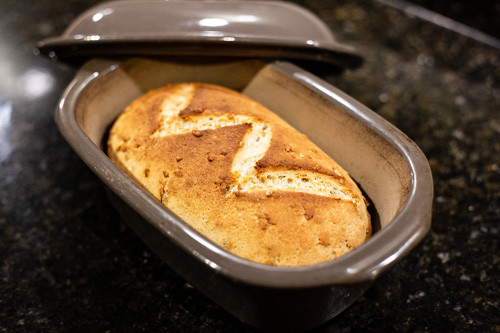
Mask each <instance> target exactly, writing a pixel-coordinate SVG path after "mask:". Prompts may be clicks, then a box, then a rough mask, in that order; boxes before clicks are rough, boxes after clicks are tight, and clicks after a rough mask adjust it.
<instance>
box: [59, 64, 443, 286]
mask: <svg viewBox="0 0 500 333" xmlns="http://www.w3.org/2000/svg"><path fill="white" fill-rule="evenodd" d="M99 66H100V69H98V70H97V71H94V72H92V73H89V72H86V71H79V72H78V73H77V74H76V76H75V78H74V79H73V80H72V81H71V83H70V84H69V85H68V87H67V88H66V90H65V91H64V93H63V95H62V96H61V99H60V102H59V103H58V106H57V109H56V123H57V126H58V128H59V131H60V132H61V134H62V135H63V136H64V138H65V139H66V140H67V141H68V143H69V144H70V146H72V147H73V149H74V150H75V152H76V153H77V154H78V155H79V156H80V157H81V158H82V160H83V161H84V162H85V163H86V164H87V165H88V166H89V167H90V168H91V169H92V170H93V171H94V173H96V175H97V176H98V177H99V178H101V180H103V182H104V183H105V184H106V185H107V186H108V187H109V188H110V189H111V190H112V191H113V192H115V193H116V194H117V195H118V196H119V197H120V198H121V199H122V200H124V201H125V202H126V203H127V204H128V205H129V206H131V207H132V208H133V209H134V210H136V211H137V212H138V213H139V214H140V215H141V216H142V217H143V218H144V219H145V220H146V221H147V223H151V224H152V225H153V226H155V227H156V229H157V230H158V231H159V232H161V233H162V234H163V235H164V236H165V237H168V239H169V240H171V241H172V242H174V243H176V244H177V245H178V246H180V247H182V248H183V249H184V250H185V251H186V252H188V253H189V254H191V255H193V256H194V257H196V258H197V259H198V260H200V261H202V262H204V263H205V264H206V265H208V266H210V267H211V268H212V269H213V270H214V271H215V272H216V273H218V274H222V275H224V276H226V277H228V278H231V279H233V280H237V281H240V282H242V283H247V284H252V285H258V286H262V287H271V288H312V287H320V286H325V285H334V284H353V283H360V282H366V281H368V280H373V279H375V278H376V277H377V276H378V275H379V274H380V273H382V272H383V271H385V270H386V269H388V268H389V267H390V266H392V265H393V264H394V263H395V262H396V261H397V260H399V259H400V258H402V257H403V256H405V255H406V254H407V253H408V252H409V251H410V250H411V249H412V248H413V247H415V246H416V245H417V244H418V243H419V242H420V240H421V239H422V238H423V237H424V236H425V234H426V232H427V231H428V229H429V228H430V223H431V207H432V197H433V185H432V174H431V171H430V167H429V164H428V162H427V159H426V157H425V155H424V154H423V153H422V151H421V150H420V148H418V146H417V145H416V144H415V143H414V142H413V141H411V140H410V139H409V138H408V137H407V136H406V135H404V134H403V133H402V132H401V131H399V130H398V129H397V128H395V127H394V126H393V125H392V124H390V123H389V122H388V121H386V120H385V119H383V118H382V117H381V116H379V115H377V114H376V113H374V112H373V111H371V110H369V109H368V108H367V107H366V106H364V105H362V104H361V103H360V102H358V101H356V100H355V99H354V98H352V97H350V96H348V95H347V94H345V93H343V92H342V91H340V90H339V89H337V88H335V87H333V86H332V85H330V84H329V83H327V82H325V81H323V80H321V79H320V78H318V77H316V76H314V75H313V74H311V73H309V72H307V71H305V70H303V69H301V68H299V67H297V66H295V65H293V64H291V63H288V62H274V63H270V64H268V65H267V66H271V67H272V68H273V69H274V70H276V71H278V72H280V73H281V74H284V75H286V76H288V77H289V78H290V79H292V80H294V81H296V82H298V83H299V84H301V85H304V86H305V87H306V88H308V89H310V90H312V91H314V92H316V93H318V94H320V95H321V96H323V97H324V98H326V99H327V100H328V101H330V102H333V103H336V104H337V105H339V106H340V107H341V108H342V109H343V110H344V111H345V112H347V113H348V114H349V115H351V116H353V117H354V118H356V119H357V120H358V121H360V122H361V123H362V124H364V125H365V126H366V127H367V128H369V129H371V130H372V131H374V132H375V133H376V134H377V135H379V136H380V137H382V138H383V139H384V140H385V141H387V142H388V143H389V144H390V145H391V146H393V147H394V148H395V149H396V150H397V151H398V152H399V153H400V154H401V155H402V156H403V157H404V158H405V160H406V161H407V163H408V165H409V167H410V172H411V186H410V192H409V194H408V199H407V200H406V203H405V204H404V206H403V208H402V209H401V211H400V212H399V213H398V214H397V215H396V216H395V217H394V218H393V219H392V221H391V222H390V223H388V225H387V226H386V227H384V228H383V229H381V230H380V231H378V232H377V233H375V234H374V235H373V236H372V237H371V238H370V239H368V240H367V241H366V242H365V243H364V244H362V245H361V246H360V247H358V248H357V249H355V250H353V251H351V252H350V253H348V254H345V255H343V256H342V257H340V258H337V259H334V260H332V261H328V262H325V263H320V264H315V265H309V266H300V267H278V266H269V265H265V264H259V263H255V262H252V261H249V260H246V259H243V258H240V257H237V256H236V255H233V254H231V253H229V252H227V251H226V250H224V249H222V248H220V247H219V246H217V245H215V244H214V243H212V242H211V241H210V240H208V239H207V238H206V237H205V236H203V235H201V234H200V233H198V232H197V231H196V230H194V229H193V228H192V227H190V226H189V225H188V224H187V223H185V222H183V221H182V220H181V219H180V218H178V217H177V216H175V214H173V213H171V212H170V211H169V210H168V209H167V208H166V207H164V206H163V205H162V204H161V203H159V202H158V201H157V200H155V199H154V198H153V197H152V196H151V195H149V194H148V193H147V192H146V191H144V190H143V189H142V188H141V187H140V186H139V185H137V184H136V183H135V182H134V181H133V180H132V179H131V178H129V177H128V176H126V175H125V174H124V173H123V172H122V171H121V170H120V169H119V168H118V167H117V166H116V165H115V164H113V163H112V162H111V160H110V159H109V158H108V157H107V155H106V154H105V153H104V152H103V151H102V149H101V148H100V147H97V146H96V145H95V144H94V143H93V142H92V141H91V139H90V138H89V137H88V136H87V135H86V134H85V132H84V131H83V129H82V128H81V127H80V126H79V124H78V120H77V118H76V112H75V111H76V105H77V101H78V98H79V96H80V94H81V93H82V92H83V91H84V90H85V89H86V88H87V87H88V86H89V85H90V84H92V83H93V82H94V81H95V80H96V79H98V78H101V77H102V76H105V75H107V74H110V72H112V71H114V70H116V69H117V68H119V66H120V63H119V62H115V61H112V60H106V61H104V60H103V61H101V63H100V64H99ZM166 223H168V228H165V226H166Z"/></svg>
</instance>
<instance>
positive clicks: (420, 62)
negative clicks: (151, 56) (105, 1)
mask: <svg viewBox="0 0 500 333" xmlns="http://www.w3.org/2000/svg"><path fill="white" fill-rule="evenodd" d="M295 2H296V3H299V4H301V5H303V6H305V7H307V8H309V9H311V10H312V11H313V12H315V13H317V14H318V15H319V16H320V17H321V19H323V20H324V21H325V22H326V23H327V24H328V25H329V26H330V27H331V29H332V30H333V31H335V33H336V36H337V38H338V39H339V40H340V41H343V42H347V43H350V44H352V45H354V46H356V47H358V48H359V49H360V50H361V51H362V53H363V54H364V56H365V63H364V64H363V65H362V66H361V67H360V68H358V69H356V70H352V71H348V72H345V73H343V74H335V75H333V74H328V75H327V74H324V75H322V76H323V78H324V79H326V80H328V81H330V82H331V83H333V84H334V85H335V86H337V87H339V88H340V89H342V90H344V91H345V92H347V93H348V94H350V95H351V96H353V97H354V98H356V99H358V100H359V101H361V102H362V103H364V104H365V105H367V106H368V107H369V108H371V109H373V110H374V111H375V112H377V113H379V114H380V115H382V116H383V117H384V118H386V119H387V120H388V121H390V122H391V123H393V124H394V125H396V126H397V127H398V128H400V129H401V130H402V131H403V132H404V133H406V134H407V135H408V136H409V137H410V138H411V139H412V140H414V141H415V142H416V143H417V144H418V145H419V146H420V147H421V149H422V150H423V152H424V153H425V154H426V156H427V157H428V160H429V162H430V165H431V168H432V172H433V177H434V183H435V199H434V206H433V221H432V223H433V224H432V227H431V230H430V231H429V233H428V235H427V236H426V237H425V239H424V240H423V241H422V243H421V244H420V245H419V246H417V247H416V248H415V249H414V250H413V251H412V252H411V253H410V254H409V255H408V256H407V257H405V258H404V259H402V260H401V261H400V262H398V263H397V264H396V265H395V266H394V267H392V268H391V269H390V270H389V271H387V272H386V273H385V274H383V276H382V277H380V278H379V279H377V280H376V281H375V283H374V285H373V286H372V287H371V288H370V289H369V290H368V291H367V292H366V293H365V295H364V296H362V297H361V298H360V299H359V300H358V301H357V302H356V303H355V304H353V305H352V306H351V307H350V308H348V309H347V310H346V311H344V312H343V313H342V314H340V315H339V316H338V317H336V318H335V319H333V320H332V321H330V322H328V323H327V324H326V325H324V326H323V327H322V328H321V329H320V331H328V332H337V331H342V332H348V331H364V330H375V331H432V332H443V331H444V332H446V331H460V332H462V331H480V332H486V331H496V332H500V305H499V300H500V290H499V289H500V288H499V281H500V272H499V267H500V249H499V244H500V238H499V228H500V51H499V49H498V48H495V47H494V46H491V45H486V44H485V43H484V42H481V41H478V40H476V39H474V36H472V38H471V37H466V36H464V35H463V34H459V33H457V32H454V31H453V30H450V29H447V28H444V27H443V26H440V25H437V24H435V23H430V22H428V21H426V20H425V17H420V16H419V15H416V14H415V13H408V12H405V11H404V9H403V8H402V7H401V8H394V7H393V6H390V5H388V4H394V3H398V4H401V3H400V2H396V1H388V0H387V1H364V2H352V1H324V0H323V1H321V0H309V1H305V0H304V1H295ZM95 3H97V1H92V0H81V1H58V2H54V1H48V0H41V1H34V2H29V3H28V2H26V1H14V0H3V1H2V2H1V3H0V37H1V43H0V74H1V76H0V77H1V80H0V259H1V261H0V265H1V266H0V279H1V280H0V330H1V331H6V332H11V331H73V330H80V331H102V332H104V331H109V332H122V331H140V330H145V331H193V332H199V331H216V332H217V331H220V332H233V331H238V332H241V331H252V329H251V328H249V327H247V326H245V325H244V324H242V323H240V322H239V321H238V320H237V319H235V318H234V317H232V316H231V315H229V314H228V313H226V312H225V311H224V310H223V309H221V308H220V307H219V306H217V305H216V304H214V303H213V302H211V301H210V300H209V299H207V298H206V297H204V296H203V295H201V294H200V293H199V292H198V291H197V290H195V289H193V288H192V287H191V286H190V285H189V284H187V283H186V282H185V281H184V280H182V279H181V278H180V277H179V276H177V275H176V274H175V273H173V272H172V271H171V270H170V269H169V268H168V267H167V266H166V265H165V264H163V263H162V262H161V260H160V259H158V258H157V257H156V256H155V255H153V254H152V253H151V252H150V251H149V250H148V248H147V247H146V246H145V245H144V244H143V243H142V242H141V241H140V239H139V238H138V237H137V236H136V235H135V234H134V233H133V232H132V231H131V230H130V229H129V228H128V227H127V226H126V225H125V224H124V223H123V222H122V220H121V219H120V217H119V215H118V214H117V212H116V211H115V210H114V209H113V208H112V206H111V205H110V203H109V202H108V200H107V199H106V195H105V189H104V186H103V185H102V184H101V183H100V181H99V180H98V179H97V177H96V176H95V175H94V174H93V173H92V172H91V171H90V170H89V169H88V168H87V167H86V166H85V165H84V164H83V162H82V161H80V159H79V158H78V157H77V156H76V155H75V154H74V153H73V151H72V150H71V149H70V148H69V146H68V145H67V143H66V142H65V141H64V139H63V138H62V137H61V135H60V134H59V133H58V131H57V129H56V126H55V123H54V120H53V115H54V109H55V106H56V104H57V100H58V98H59V96H60V95H61V93H62V91H63V89H64V88H65V86H66V85H67V84H68V83H69V82H70V80H71V79H72V77H73V75H74V73H75V68H73V67H70V66H68V65H64V64H61V63H54V62H51V61H49V60H47V59H45V58H43V57H41V56H38V55H37V54H36V52H34V51H33V48H34V44H35V42H36V41H38V40H40V39H42V38H45V37H49V36H55V35H58V34H60V33H61V32H62V31H63V30H64V28H65V27H66V26H67V25H68V24H69V23H70V22H71V21H72V20H73V19H74V18H75V16H76V15H77V14H79V13H81V12H82V11H83V10H85V9H87V8H88V7H90V6H91V5H93V4H95ZM438 23H439V22H438ZM494 42H495V41H494Z"/></svg>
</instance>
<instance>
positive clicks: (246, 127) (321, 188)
mask: <svg viewBox="0 0 500 333" xmlns="http://www.w3.org/2000/svg"><path fill="white" fill-rule="evenodd" d="M108 155H109V156H110V158H111V160H112V161H113V162H114V163H115V164H116V165H118V166H119V167H120V168H121V169H122V170H123V171H124V172H125V173H127V174H128V175H129V176H130V177H132V178H133V179H134V180H135V181H136V182H137V183H139V184H140V185H141V186H142V187H143V188H144V189H145V190H147V191H148V192H149V193H150V194H151V195H153V196H154V197H155V198H156V199H158V200H159V201H161V202H162V203H163V204H164V205H165V206H167V207H168V208H169V209H170V210H172V211H173V212H174V213H176V214H177V215H178V216H179V217H180V218H182V219H183V220H184V221H185V222H186V223H188V224H190V225H191V226H192V227H194V228H195V229H196V230H198V231H199V232H200V233H202V234H204V235H205V236H206V237H208V238H209V239H211V240H212V241H214V242H215V243H217V244H218V245H220V246H221V247H223V248H225V249H226V250H228V251H230V252H232V253H234V254H236V255H238V256H241V257H243V258H246V259H249V260H252V261H256V262H259V263H264V264H270V265H280V266H301V265H311V264H316V263H320V262H324V261H328V260H331V259H334V258H337V257H339V256H341V255H343V254H345V253H347V252H349V251H351V250H352V249H354V248H356V247H358V246H359V245H361V244H362V243H363V242H364V241H365V240H366V239H367V238H369V237H370V235H371V223H370V216H369V214H368V211H367V207H366V202H365V200H364V198H363V196H362V194H361V192H360V190H359V188H358V187H357V186H356V184H355V183H354V182H353V180H352V179H351V178H350V177H349V175H348V173H347V172H346V171H345V170H343V169H342V168H341V167H340V166H339V165H338V164H337V163H336V162H335V161H333V160H332V159H331V158H330V157H329V156H328V155H326V154H325V153H324V152H323V151H321V150H320V149H319V148H318V147H317V146H316V145H314V144H313V143H312V142H311V141H310V140H309V139H307V137H306V136H304V135H303V134H301V133H299V132H298V131H297V130H295V129H294V128H293V127H291V126H290V125H289V124H288V123H286V122H285V121H284V120H282V119H281V118H279V117H278V116H277V115H276V114H274V113H272V112H271V111H269V110H268V109H266V108H265V107H264V106H262V105H260V104H258V103H257V102H255V101H253V100H251V99H250V98H248V97H246V96H244V95H242V94H240V93H238V92H236V91H233V90H230V89H227V88H223V87H220V86H215V85H208V84H201V83H185V84H175V85H168V86H165V87H163V88H160V89H156V90H153V91H150V92H148V93H146V94H145V95H143V96H142V97H140V98H138V99H137V100H135V101H134V102H132V103H131V104H130V105H129V106H128V107H127V108H126V110H125V111H124V112H123V113H122V114H121V115H120V116H119V118H118V119H117V120H116V122H115V123H114V124H113V126H112V128H111V131H110V135H109V140H108Z"/></svg>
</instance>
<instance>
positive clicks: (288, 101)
mask: <svg viewBox="0 0 500 333" xmlns="http://www.w3.org/2000/svg"><path fill="white" fill-rule="evenodd" d="M185 81H199V82H208V83H214V84H219V85H223V86H226V87H229V88H232V89H236V90H239V91H241V92H242V93H243V94H246V95H248V96H249V97H251V98H253V99H255V100H256V101H258V102H260V103H262V104H263V105H265V106H267V107H268V108H270V109H271V110H273V111H274V112H276V113H277V114H278V115H280V116H281V117H283V118H284V119H285V120H287V121H288V122H289V123H291V124H292V125H293V126H295V127H296V128H297V129H299V130H300V131H301V132H303V133H305V134H306V135H308V136H309V137H310V138H311V140H313V141H314V142H315V143H316V144H318V145H319V146H320V147H321V148H322V149H323V150H324V151H325V152H327V153H328V154H330V155H331V156H332V157H333V158H334V159H336V160H337V161H338V162H339V163H340V164H341V165H343V166H344V167H345V168H346V169H347V170H348V171H349V173H350V174H351V175H352V176H353V178H354V179H355V180H356V181H357V182H358V183H359V184H360V186H361V188H362V189H363V191H364V192H365V193H366V195H367V196H368V197H369V198H370V199H371V201H372V204H373V207H372V211H371V212H372V215H373V223H374V224H375V229H379V230H378V231H376V232H375V234H374V235H373V236H372V238H370V239H369V240H368V241H367V242H366V243H365V244H363V245H362V246H360V247H359V248H357V249H356V250H354V251H352V252H351V253H349V254H347V255H344V256H342V257H341V258H338V259H335V260H333V261H330V262H326V263H322V264H318V265H312V266H303V267H274V266H268V265H262V264H257V263H254V262H250V261H248V260H245V259H242V258H239V257H236V256H234V255H232V254H231V253H229V252H227V251H225V250H224V249H222V248H220V247H218V246H217V245H215V244H214V243H212V242H211V241H209V240H208V239H207V238H205V237H204V236H203V235H201V234H199V233H198V232H196V231H195V230H194V229H192V228H191V227H190V226H189V225H187V224H186V223H185V222H183V221H182V220H180V219H179V218H178V217H177V216H176V215H175V214H174V213H172V212H171V211H169V210H168V209H167V208H165V207H164V206H162V205H161V204H160V203H159V202H157V201H156V200H155V199H154V198H153V197H151V196H150V195H149V194H147V193H146V192H145V191H144V190H142V189H141V188H140V187H139V186H138V185H137V184H135V183H134V182H133V181H132V180H131V179H130V178H129V177H128V176H126V175H125V174H124V173H123V172H122V171H120V170H119V169H118V168H117V167H116V166H115V165H114V164H113V163H112V162H111V161H110V160H109V159H108V157H107V156H106V153H105V151H104V149H103V145H102V140H103V138H105V136H106V131H107V129H108V128H109V125H110V124H111V123H112V122H113V120H114V119H115V118H116V117H117V116H118V115H119V114H120V112H122V111H123V109H124V107H125V106H126V105H127V104H129V103H130V102H131V101H132V100H133V99H134V98H136V97H138V96H140V95H141V94H143V93H145V92H146V91H148V90H150V89H153V88H156V87H160V86H162V85H164V84H167V83H176V82H185ZM56 119H57V123H58V126H59V129H60V131H61V133H62V134H63V135H64V136H65V138H66V139H67V141H68V142H69V143H70V145H71V146H72V147H73V148H74V150H75V151H76V152H77V153H78V154H79V155H80V156H81V157H82V159H83V160H84V161H85V162H86V163H87V164H88V165H89V166H90V168H91V169H92V170H94V172H95V173H96V174H97V175H98V176H99V177H100V178H101V179H102V180H103V181H104V182H105V183H106V184H107V185H108V186H109V188H110V189H111V191H112V192H114V193H115V195H114V196H113V197H114V198H115V199H116V201H117V202H118V205H117V207H119V208H118V209H119V210H120V211H121V212H122V213H124V216H125V218H126V220H127V221H129V223H130V225H131V226H132V228H133V229H134V230H136V232H137V233H138V234H139V235H140V236H141V237H142V239H143V240H144V241H145V242H146V243H148V244H149V245H150V246H151V248H152V249H154V250H155V252H156V253H158V254H159V255H160V256H161V257H162V258H164V259H165V260H166V261H167V262H168V263H169V264H170V265H171V266H172V268H173V269H174V270H176V271H177V272H178V273H179V274H181V275H182V276H183V277H185V278H186V279H187V280H188V281H190V283H192V284H193V285H194V286H195V287H197V288H199V289H200V290H201V291H202V292H204V293H206V294H207V295H209V296H210V297H211V298H212V299H214V300H215V301H216V302H218V303H219V304H221V305H222V306H224V307H225V308H226V309H227V310H228V311H229V312H232V313H233V314H235V315H236V316H237V317H239V318H240V319H242V320H243V321H245V322H248V323H250V324H252V325H255V326H258V327H261V328H272V327H275V326H276V325H283V320H287V321H288V322H290V323H293V325H298V322H301V323H302V324H301V325H304V328H311V327H314V326H316V325H319V324H320V323H321V322H324V321H326V320H328V319H330V318H331V317H333V316H334V315H335V314H337V313H338V312H340V311H342V310H343V309H344V308H345V307H347V306H348V305H349V304H351V303H352V302H353V301H354V300H355V299H356V298H357V297H359V296H360V295H361V294H362V293H363V292H364V290H365V289H366V288H367V287H368V285H369V284H370V283H371V281H372V280H373V279H374V278H376V277H377V276H378V275H379V274H380V273H381V272H383V271H384V270H386V269H387V268H388V267H390V266H391V265H392V264H394V263H395V262H396V261H397V260H399V259H400V258H401V257H403V256H404V255H405V254H407V253H408V252H409V251H410V250H411V249H412V248H413V247H414V246H415V245H416V244H417V243H418V242H419V241H420V240H421V239H422V237H423V236H424V235H425V233H426V231H427V230H428V228H429V226H430V216H431V202H432V178H431V174H430V170H429V166H428V163H427V160H426V158H425V156H424V155H423V154H422V152H421V151H420V150H419V149H418V147H417V146H416V145H415V144H414V143H413V142H412V141H411V140H409V139H408V138H407V137H406V136H405V135H404V134H402V133H401V132H400V131H398V130H397V129H396V128H394V127H393V126H392V125H390V124H389V123H388V122H386V121H385V120H384V119H382V118H381V117H379V116H378V115H376V114H375V113H373V112H372V111H370V110H368V109H367V108H366V107H364V106H363V105H361V104H360V103H358V102H357V101H355V100H354V99H352V98H351V97H349V96H347V95H346V94H344V93H342V92H341V91H339V90H337V89H335V88H334V87H332V86H331V85H329V84H327V83H326V82H324V81H322V80H320V79H318V78H317V77H315V76H313V75H312V74H310V73H309V72H306V71H304V70H302V69H300V68H298V67H296V66H294V65H292V64H290V63H286V62H276V63H272V64H265V63H261V62H258V61H243V62H227V63H226V62H223V63H219V64H204V65H202V64H187V63H183V64H179V63H172V62H163V61H153V60H146V59H131V60H128V61H126V62H123V63H119V62H113V61H104V60H94V61H91V62H89V63H88V64H87V65H86V66H84V67H83V68H82V69H81V70H80V72H79V74H78V75H77V77H76V78H75V79H74V81H73V82H72V83H71V84H70V86H69V87H68V88H67V90H66V92H65V93H64V95H63V97H62V99H61V102H60V104H59V108H58V110H57V114H56ZM132 212H135V213H132ZM134 214H135V215H137V216H136V218H131V216H134ZM186 263H190V264H188V265H186ZM201 272H203V273H202V274H201ZM207 274H208V276H211V278H209V279H208V280H207ZM207 281H210V283H207ZM217 286H218V287H217ZM221 288H222V289H223V290H224V292H223V291H222V289H221ZM228 290H229V291H231V290H232V291H233V292H234V295H233V296H235V295H237V294H240V293H242V292H243V293H245V294H246V296H245V297H240V296H241V295H240V296H238V297H236V298H231V297H229V298H228V296H227V295H228V294H227V291H228ZM249 290H253V291H252V292H251V293H249ZM307 290H309V292H306V291H307ZM318 293H321V294H322V295H323V296H322V298H324V301H323V303H322V302H317V299H318V296H317V294H318ZM270 295H274V296H273V297H272V299H273V304H275V305H276V304H281V306H282V309H283V312H282V313H279V311H278V312H276V311H274V314H275V315H276V316H275V318H276V321H270V318H267V317H265V313H264V312H263V310H262V309H264V308H266V306H265V303H267V302H268V301H269V300H268V297H269V296H270ZM326 295H330V296H328V297H326ZM256 297H257V299H256ZM231 299H237V300H238V301H237V303H238V304H235V301H234V300H233V301H231ZM315 300H316V301H315ZM304 302H306V303H311V304H315V305H314V306H313V305H311V306H310V310H311V311H307V313H303V311H301V310H300V309H303V306H302V304H304ZM256 303H257V304H260V305H259V306H258V307H256V308H254V309H253V308H252V304H256ZM292 303H293V304H295V305H291V304H292ZM285 305H286V306H285ZM249 309H253V310H252V311H250V312H249ZM259 309H260V310H259ZM266 313H267V312H266ZM278 313H279V314H278ZM312 313H316V314H314V315H313V314H312ZM273 318H274V317H273ZM269 325H270V326H269ZM280 327H282V326H280Z"/></svg>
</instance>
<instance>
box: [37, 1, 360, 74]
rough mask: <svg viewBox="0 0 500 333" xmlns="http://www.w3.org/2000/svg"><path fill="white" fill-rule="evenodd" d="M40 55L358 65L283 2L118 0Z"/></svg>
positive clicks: (321, 28)
mask: <svg viewBox="0 0 500 333" xmlns="http://www.w3.org/2000/svg"><path fill="white" fill-rule="evenodd" d="M37 46H38V48H39V50H40V52H42V53H43V54H45V55H48V56H49V57H51V58H53V59H58V60H63V61H68V60H72V59H77V58H78V59H80V58H88V57H96V56H101V57H102V56H169V57H176V56H177V57H186V56H191V57H211V58H214V57H215V58H227V57H235V58H242V57H245V58H261V59H266V58H271V59H288V60H298V61H309V62H319V63H323V64H332V65H336V66H340V67H354V66H357V65H359V64H360V63H361V56H360V55H359V54H358V53H357V52H356V51H355V50H354V49H353V48H352V47H349V46H346V45H343V44H341V43H338V42H337V41H336V40H335V38H334V36H333V34H332V33H331V31H330V29H329V28H328V27H327V26H326V25H325V24H324V23H323V22H322V21H321V20H320V19H319V18H318V17H317V16H315V15H314V14H313V13H311V12H310V11H307V10H305V9H304V8H302V7H299V6H297V5H294V4H290V3H285V2H276V1H272V2H271V1H256V2H253V1H199V0H198V1H158V0H149V1H113V2H106V3H102V4H100V5H98V6H96V7H93V8H91V9H89V10H88V11H86V12H84V13H83V14H81V15H80V16H79V17H78V18H77V19H76V20H75V21H74V22H73V23H72V24H71V25H70V26H69V27H68V28H67V29H66V31H65V32H64V33H63V34H62V35H61V36H58V37H53V38H48V39H45V40H42V41H40V42H39V43H38V45H37Z"/></svg>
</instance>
